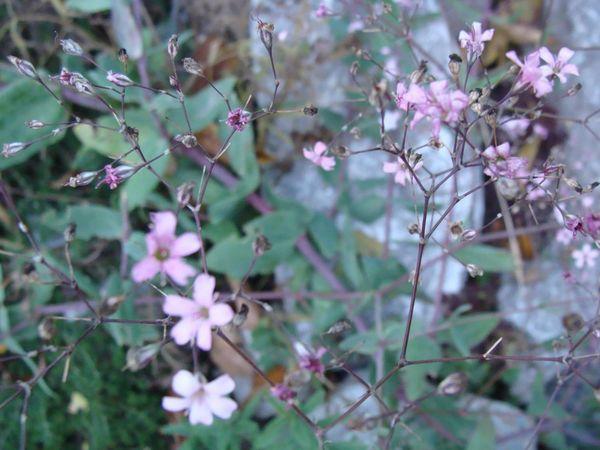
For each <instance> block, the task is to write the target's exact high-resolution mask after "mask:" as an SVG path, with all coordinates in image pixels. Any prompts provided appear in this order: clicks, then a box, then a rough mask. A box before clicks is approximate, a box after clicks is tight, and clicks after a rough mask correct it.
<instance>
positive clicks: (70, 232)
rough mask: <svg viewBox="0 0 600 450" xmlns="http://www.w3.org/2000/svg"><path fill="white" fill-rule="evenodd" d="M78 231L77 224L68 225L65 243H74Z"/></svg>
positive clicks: (64, 234) (65, 232) (64, 233)
mask: <svg viewBox="0 0 600 450" xmlns="http://www.w3.org/2000/svg"><path fill="white" fill-rule="evenodd" d="M76 231H77V224H75V223H72V222H71V223H70V224H69V225H67V228H65V231H64V232H63V236H64V238H65V242H69V243H70V242H73V240H75V232H76Z"/></svg>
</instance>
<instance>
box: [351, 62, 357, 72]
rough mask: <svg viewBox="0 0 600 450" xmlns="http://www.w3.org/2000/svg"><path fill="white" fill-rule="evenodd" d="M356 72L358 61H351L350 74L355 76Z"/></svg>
mask: <svg viewBox="0 0 600 450" xmlns="http://www.w3.org/2000/svg"><path fill="white" fill-rule="evenodd" d="M357 73H358V61H352V64H351V65H350V75H352V76H356V74H357Z"/></svg>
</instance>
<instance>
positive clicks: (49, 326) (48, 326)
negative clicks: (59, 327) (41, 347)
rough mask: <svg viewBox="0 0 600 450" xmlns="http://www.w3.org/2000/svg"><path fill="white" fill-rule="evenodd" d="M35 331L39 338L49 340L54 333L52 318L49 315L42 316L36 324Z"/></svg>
mask: <svg viewBox="0 0 600 450" xmlns="http://www.w3.org/2000/svg"><path fill="white" fill-rule="evenodd" d="M37 333H38V336H39V337H40V339H41V340H43V341H49V340H50V339H52V337H54V334H55V333H56V326H55V324H54V320H52V319H51V318H50V317H44V318H43V319H42V321H41V322H40V323H39V324H38V327H37Z"/></svg>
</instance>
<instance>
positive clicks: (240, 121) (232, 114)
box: [225, 108, 250, 131]
mask: <svg viewBox="0 0 600 450" xmlns="http://www.w3.org/2000/svg"><path fill="white" fill-rule="evenodd" d="M248 122H250V113H249V112H248V111H244V110H243V109H242V108H236V109H234V110H232V111H229V114H227V120H226V121H225V123H226V124H227V125H228V126H230V127H231V128H233V129H234V130H235V131H243V130H244V128H246V125H248Z"/></svg>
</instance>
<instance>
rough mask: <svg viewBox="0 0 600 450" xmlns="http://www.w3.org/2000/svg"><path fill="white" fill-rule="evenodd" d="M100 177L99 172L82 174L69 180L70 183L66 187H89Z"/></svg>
mask: <svg viewBox="0 0 600 450" xmlns="http://www.w3.org/2000/svg"><path fill="white" fill-rule="evenodd" d="M96 176H98V172H81V173H79V174H77V175H75V176H74V177H71V178H69V181H68V182H67V183H66V184H65V186H70V187H72V188H74V187H78V186H87V185H88V184H90V183H91V182H92V181H94V179H95V178H96Z"/></svg>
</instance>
